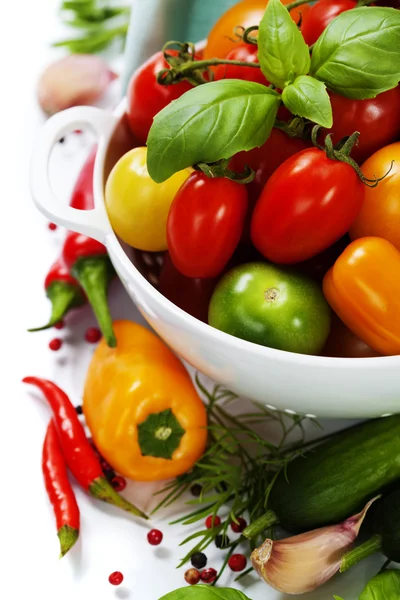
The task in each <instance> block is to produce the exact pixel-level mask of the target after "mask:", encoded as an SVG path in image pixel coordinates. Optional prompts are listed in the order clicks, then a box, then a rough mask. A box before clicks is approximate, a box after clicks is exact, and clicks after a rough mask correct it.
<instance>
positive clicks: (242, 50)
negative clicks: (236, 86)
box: [214, 44, 268, 85]
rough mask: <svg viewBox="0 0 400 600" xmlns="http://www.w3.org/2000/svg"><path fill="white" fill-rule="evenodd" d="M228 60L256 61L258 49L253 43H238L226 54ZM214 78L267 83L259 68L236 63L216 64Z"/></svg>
mask: <svg viewBox="0 0 400 600" xmlns="http://www.w3.org/2000/svg"><path fill="white" fill-rule="evenodd" d="M226 58H227V59H228V60H243V61H246V62H248V63H258V49H257V46H254V45H253V44H240V45H239V46H237V47H236V48H234V49H233V50H231V51H230V52H228V54H227V55H226ZM214 79H215V80H216V81H217V80H219V79H244V80H246V81H254V82H255V83H261V84H263V85H268V81H267V80H266V79H265V77H264V75H263V72H262V71H261V69H257V68H255V67H240V66H236V65H218V67H217V68H216V69H215V73H214Z"/></svg>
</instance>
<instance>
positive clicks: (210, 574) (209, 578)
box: [200, 568, 217, 583]
mask: <svg viewBox="0 0 400 600" xmlns="http://www.w3.org/2000/svg"><path fill="white" fill-rule="evenodd" d="M200 579H201V580H202V581H203V582H204V583H214V581H215V580H216V579H217V571H216V570H215V569H212V568H210V569H204V570H203V571H202V572H201V573H200Z"/></svg>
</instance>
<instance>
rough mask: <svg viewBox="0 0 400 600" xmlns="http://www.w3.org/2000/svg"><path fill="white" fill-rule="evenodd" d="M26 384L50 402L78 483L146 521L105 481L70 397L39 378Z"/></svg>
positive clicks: (66, 456) (100, 497) (26, 380)
mask: <svg viewBox="0 0 400 600" xmlns="http://www.w3.org/2000/svg"><path fill="white" fill-rule="evenodd" d="M23 382H24V383H28V384H30V385H34V386H36V387H37V388H39V389H40V390H41V391H42V392H43V394H44V396H45V398H46V400H47V401H48V403H49V405H50V407H51V409H52V411H53V415H54V422H55V425H56V428H57V432H58V436H59V440H60V444H61V448H62V451H63V454H64V456H65V460H66V462H67V465H68V468H69V469H70V471H71V473H72V474H73V476H74V477H75V479H76V480H77V481H78V483H79V484H80V485H81V486H82V487H83V488H85V489H86V490H87V491H88V492H89V493H90V494H91V495H92V496H94V497H95V498H98V499H99V500H103V501H104V502H108V503H109V504H113V505H114V506H118V507H119V508H122V509H123V510H126V511H128V512H129V513H132V514H134V515H137V516H139V517H143V518H145V519H147V516H146V515H145V514H144V513H143V512H142V511H141V510H139V509H138V508H137V507H136V506H134V505H133V504H131V503H130V502H128V501H127V500H125V498H123V497H122V496H120V495H119V494H118V493H117V492H116V491H115V490H114V488H113V487H112V486H111V485H110V484H109V482H108V481H107V479H106V478H105V477H104V475H103V471H102V468H101V464H100V461H99V459H98V458H97V456H96V454H95V452H94V450H93V448H92V446H91V445H90V442H89V440H88V439H87V437H86V435H85V430H84V428H83V426H82V424H81V423H80V421H79V419H78V417H77V414H76V410H75V408H74V406H73V405H72V403H71V401H70V399H69V398H68V396H67V394H66V393H65V392H63V391H62V390H61V389H60V388H59V387H58V386H57V385H56V384H55V383H52V382H51V381H47V380H46V379H41V378H40V377H25V378H24V379H23Z"/></svg>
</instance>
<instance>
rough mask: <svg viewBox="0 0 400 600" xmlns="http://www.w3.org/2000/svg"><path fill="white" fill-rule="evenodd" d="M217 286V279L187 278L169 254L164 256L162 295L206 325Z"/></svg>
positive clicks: (161, 281) (160, 289)
mask: <svg viewBox="0 0 400 600" xmlns="http://www.w3.org/2000/svg"><path fill="white" fill-rule="evenodd" d="M216 284H217V280H216V279H199V278H191V277H185V275H182V273H180V272H179V271H178V270H177V269H176V268H175V266H174V264H173V262H172V260H171V257H170V256H169V254H168V253H167V254H166V255H165V256H164V263H163V266H162V269H161V274H160V280H159V287H158V289H159V291H160V293H161V294H162V295H163V296H165V297H166V298H168V300H170V301H171V302H173V303H174V304H175V305H176V306H178V307H179V308H181V309H182V310H184V311H185V312H187V313H189V315H192V317H195V318H196V319H199V320H200V321H203V322H204V323H207V319H208V305H209V304H210V299H211V296H212V293H213V291H214V288H215V286H216Z"/></svg>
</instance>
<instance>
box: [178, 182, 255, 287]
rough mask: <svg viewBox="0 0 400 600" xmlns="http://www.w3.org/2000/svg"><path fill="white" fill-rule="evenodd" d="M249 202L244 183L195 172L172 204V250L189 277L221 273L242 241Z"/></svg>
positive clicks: (179, 268) (212, 275)
mask: <svg viewBox="0 0 400 600" xmlns="http://www.w3.org/2000/svg"><path fill="white" fill-rule="evenodd" d="M247 205H248V197H247V191H246V188H245V186H244V185H241V184H240V183H237V182H235V181H231V180H230V179H226V178H223V177H216V178H209V177H207V176H206V175H205V174H204V173H201V172H194V173H192V175H191V176H190V177H189V179H188V180H187V181H186V182H185V183H184V185H183V186H182V187H181V188H180V190H179V192H178V193H177V195H176V196H175V199H174V201H173V203H172V205H171V209H170V212H169V215H168V223H167V240H168V250H169V253H170V256H171V259H172V262H173V263H174V265H175V267H176V268H177V269H178V271H180V272H181V273H182V274H183V275H186V276H187V277H199V278H211V277H217V276H218V275H219V274H220V273H221V272H222V271H223V269H224V267H225V266H226V264H227V263H228V261H229V259H230V258H231V256H232V255H233V253H234V251H235V248H236V247H237V245H238V244H239V241H240V238H241V235H242V232H243V228H244V222H245V218H246V211H247Z"/></svg>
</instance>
